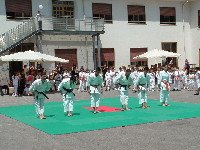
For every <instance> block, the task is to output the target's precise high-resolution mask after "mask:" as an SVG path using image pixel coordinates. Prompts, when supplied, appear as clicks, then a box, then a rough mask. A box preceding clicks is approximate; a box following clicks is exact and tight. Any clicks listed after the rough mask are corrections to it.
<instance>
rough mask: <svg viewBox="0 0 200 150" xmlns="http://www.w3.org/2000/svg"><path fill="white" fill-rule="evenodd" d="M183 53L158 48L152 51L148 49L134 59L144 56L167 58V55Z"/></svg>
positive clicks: (176, 55)
mask: <svg viewBox="0 0 200 150" xmlns="http://www.w3.org/2000/svg"><path fill="white" fill-rule="evenodd" d="M180 56H181V54H178V53H173V52H168V51H164V50H158V49H154V50H151V51H148V52H146V53H144V54H141V55H139V56H136V57H133V59H142V58H167V57H180Z"/></svg>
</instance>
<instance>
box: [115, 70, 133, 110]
mask: <svg viewBox="0 0 200 150" xmlns="http://www.w3.org/2000/svg"><path fill="white" fill-rule="evenodd" d="M114 83H115V84H119V88H118V91H119V95H120V102H121V104H122V105H126V106H127V105H128V91H129V86H131V85H133V79H132V78H131V77H130V76H129V77H128V79H127V78H126V76H125V73H120V74H118V75H117V76H116V77H115V78H114Z"/></svg>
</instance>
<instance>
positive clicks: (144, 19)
mask: <svg viewBox="0 0 200 150" xmlns="http://www.w3.org/2000/svg"><path fill="white" fill-rule="evenodd" d="M129 6H132V7H134V6H136V7H144V15H129ZM127 11H128V23H129V24H146V9H145V6H141V5H127ZM141 16H142V17H143V19H141V20H140V17H141ZM135 17H137V19H135ZM129 18H132V21H131V20H129Z"/></svg>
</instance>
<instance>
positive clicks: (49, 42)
mask: <svg viewBox="0 0 200 150" xmlns="http://www.w3.org/2000/svg"><path fill="white" fill-rule="evenodd" d="M39 5H42V6H43V8H42V9H39ZM19 8H21V9H19ZM22 8H24V9H22ZM38 10H40V11H41V13H42V15H43V17H44V18H52V17H55V18H59V17H68V18H75V19H77V20H79V21H80V20H85V22H84V23H83V24H82V23H80V22H79V24H81V25H80V27H83V26H85V25H86V24H87V21H88V20H87V18H92V22H94V20H95V19H99V18H103V19H104V31H105V33H103V32H102V33H98V32H96V34H98V35H99V36H98V37H97V36H96V37H94V36H93V34H94V33H93V32H88V31H87V32H76V29H73V27H72V26H69V30H68V31H70V32H68V31H67V32H46V31H47V30H48V31H49V28H51V27H49V26H48V25H49V24H45V20H44V22H43V25H42V26H43V30H46V31H45V32H44V33H43V34H42V35H41V37H39V35H32V36H31V37H29V38H27V39H26V40H24V41H23V42H22V43H21V44H20V45H18V46H14V47H13V48H12V49H9V50H7V52H5V53H2V54H1V55H4V54H9V53H12V52H17V51H25V50H28V49H32V50H35V51H42V52H43V53H46V54H51V55H54V56H59V57H62V58H65V59H69V61H70V63H69V64H64V65H65V67H66V68H68V69H70V68H71V66H72V65H74V64H75V65H77V67H78V68H80V67H81V66H83V67H84V68H89V69H93V68H94V66H95V61H96V60H97V62H96V65H98V63H99V65H101V66H102V65H104V64H107V65H114V66H115V67H116V68H119V67H120V66H122V65H125V66H127V65H129V64H131V65H133V66H134V65H145V64H148V65H149V66H151V65H153V64H155V63H160V62H161V61H162V60H161V59H148V60H147V59H141V60H133V59H132V58H133V57H134V56H137V55H139V54H142V53H144V52H146V51H150V50H153V49H155V48H156V49H164V50H168V51H172V52H177V53H179V54H181V57H180V58H178V59H174V60H175V61H174V63H175V64H176V66H178V67H180V68H183V67H184V62H185V59H188V60H189V62H190V63H191V64H197V65H196V66H199V64H200V42H199V41H198V40H199V39H200V33H199V32H200V2H199V1H198V0H190V1H186V0H151V1H150V0H123V1H121V0H76V1H70V0H68V1H64V0H62V1H59V0H34V1H33V0H26V2H24V1H23V0H0V22H1V24H0V35H1V34H5V33H6V32H8V31H9V30H12V29H13V28H16V27H17V26H18V25H20V24H22V23H23V22H26V21H27V18H30V17H35V16H36V14H37V11H38ZM47 22H48V19H47ZM47 26H48V27H47ZM71 27H72V28H71ZM56 28H57V26H56V25H55V24H54V25H53V30H54V31H55V30H56V31H57V29H56ZM58 29H59V30H60V31H63V30H65V29H66V28H63V27H58ZM79 31H81V30H79ZM84 31H86V30H84ZM91 31H92V30H91ZM95 31H96V30H95ZM38 38H39V39H40V38H41V41H42V42H41V43H40V44H41V47H40V48H41V49H40V48H38V43H37V42H38ZM93 38H95V39H93ZM97 38H98V39H97ZM97 43H98V44H97ZM98 50H99V51H98ZM98 52H100V54H99V56H100V60H101V61H99V60H98V57H97V56H98ZM94 54H96V56H95V55H94ZM170 59H171V58H169V59H167V61H170ZM6 64H7V65H6ZM10 65H11V64H10ZM15 65H16V64H15ZM43 65H44V67H45V68H46V69H47V70H49V71H51V70H52V69H53V68H54V67H55V64H54V63H53V64H48V63H46V64H43ZM3 66H4V67H3ZM6 67H9V64H8V63H6V62H1V68H3V70H6V69H5V68H6Z"/></svg>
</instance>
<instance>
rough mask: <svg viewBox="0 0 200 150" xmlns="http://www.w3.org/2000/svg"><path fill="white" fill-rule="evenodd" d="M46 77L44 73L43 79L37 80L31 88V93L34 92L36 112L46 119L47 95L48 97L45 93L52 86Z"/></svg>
mask: <svg viewBox="0 0 200 150" xmlns="http://www.w3.org/2000/svg"><path fill="white" fill-rule="evenodd" d="M46 78H47V76H46V73H43V74H42V77H41V79H37V80H35V81H34V82H33V83H32V85H31V86H30V88H29V91H30V94H34V101H35V108H36V113H37V114H38V115H39V118H40V119H46V117H45V116H44V99H45V97H46V98H47V99H48V97H47V96H46V94H45V93H46V92H47V91H49V90H50V88H51V84H50V82H49V80H48V79H46Z"/></svg>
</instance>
